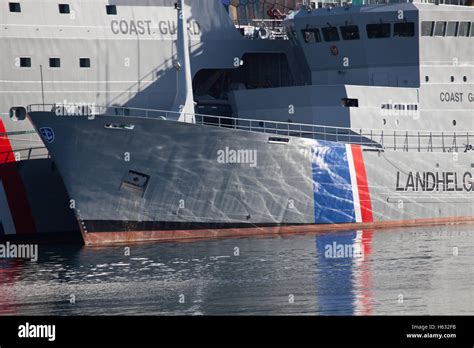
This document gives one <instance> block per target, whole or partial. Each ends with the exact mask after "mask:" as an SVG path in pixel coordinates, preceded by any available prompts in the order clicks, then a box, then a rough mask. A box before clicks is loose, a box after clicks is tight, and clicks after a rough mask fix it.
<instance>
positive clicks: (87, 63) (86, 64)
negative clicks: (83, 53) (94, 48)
mask: <svg viewBox="0 0 474 348" xmlns="http://www.w3.org/2000/svg"><path fill="white" fill-rule="evenodd" d="M79 67H81V68H90V67H91V59H90V58H80V59H79Z"/></svg>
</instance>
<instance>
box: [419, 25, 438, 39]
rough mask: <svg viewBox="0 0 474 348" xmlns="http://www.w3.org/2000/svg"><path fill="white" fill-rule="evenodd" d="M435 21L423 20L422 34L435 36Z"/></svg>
mask: <svg viewBox="0 0 474 348" xmlns="http://www.w3.org/2000/svg"><path fill="white" fill-rule="evenodd" d="M434 23H435V22H421V36H433V33H434Z"/></svg>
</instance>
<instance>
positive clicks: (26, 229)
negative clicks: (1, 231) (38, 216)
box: [0, 119, 36, 234]
mask: <svg viewBox="0 0 474 348" xmlns="http://www.w3.org/2000/svg"><path fill="white" fill-rule="evenodd" d="M0 133H3V134H4V135H1V136H0V180H1V181H2V183H3V188H4V189H5V195H6V196H7V201H8V206H9V207H10V213H11V215H12V219H13V223H14V224H15V230H16V233H17V234H31V233H35V232H36V226H35V222H34V218H33V214H32V212H31V208H30V205H29V203H28V199H27V193H26V189H25V186H24V185H23V181H22V179H21V177H20V174H19V173H18V171H17V164H16V162H15V156H14V154H13V150H12V146H11V144H10V140H9V139H8V136H7V135H6V130H5V127H4V125H3V122H2V120H1V119H0Z"/></svg>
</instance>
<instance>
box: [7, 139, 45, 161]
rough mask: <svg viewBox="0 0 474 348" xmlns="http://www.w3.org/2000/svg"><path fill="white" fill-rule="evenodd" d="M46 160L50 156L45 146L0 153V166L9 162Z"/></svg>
mask: <svg viewBox="0 0 474 348" xmlns="http://www.w3.org/2000/svg"><path fill="white" fill-rule="evenodd" d="M0 137H1V135H0ZM46 158H50V155H49V152H48V149H47V148H46V147H45V146H38V147H27V148H23V149H15V150H10V151H0V165H1V164H5V163H11V162H20V161H27V160H36V159H46Z"/></svg>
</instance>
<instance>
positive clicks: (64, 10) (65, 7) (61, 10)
mask: <svg viewBox="0 0 474 348" xmlns="http://www.w3.org/2000/svg"><path fill="white" fill-rule="evenodd" d="M58 7H59V13H71V9H70V7H69V4H59V5H58Z"/></svg>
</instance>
